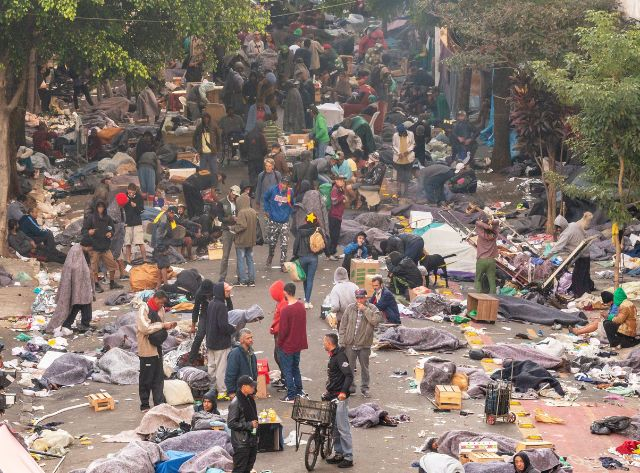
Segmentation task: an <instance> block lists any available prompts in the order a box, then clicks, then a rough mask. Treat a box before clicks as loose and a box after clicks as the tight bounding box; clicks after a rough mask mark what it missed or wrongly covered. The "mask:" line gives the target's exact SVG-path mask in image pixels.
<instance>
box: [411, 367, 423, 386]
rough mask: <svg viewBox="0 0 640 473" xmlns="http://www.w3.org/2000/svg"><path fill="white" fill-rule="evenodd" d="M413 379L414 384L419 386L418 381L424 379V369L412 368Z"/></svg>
mask: <svg viewBox="0 0 640 473" xmlns="http://www.w3.org/2000/svg"><path fill="white" fill-rule="evenodd" d="M413 377H414V378H415V380H416V383H417V384H420V381H422V378H424V368H420V367H419V366H416V367H415V368H413Z"/></svg>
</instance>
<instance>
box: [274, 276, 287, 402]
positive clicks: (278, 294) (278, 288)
mask: <svg viewBox="0 0 640 473" xmlns="http://www.w3.org/2000/svg"><path fill="white" fill-rule="evenodd" d="M269 294H271V298H272V299H273V300H274V301H275V302H276V308H275V310H274V312H273V320H272V322H271V326H270V327H269V333H270V334H271V335H273V359H274V360H275V361H276V364H277V365H278V368H280V379H279V380H277V381H275V382H273V383H271V385H272V386H274V387H276V388H278V390H279V391H280V390H281V389H284V387H285V382H284V369H283V365H282V363H281V362H280V350H279V349H278V333H279V332H280V316H281V314H282V309H284V308H285V307H286V306H287V305H289V303H288V302H287V298H286V297H285V294H284V281H282V280H281V279H278V280H277V281H276V282H274V283H273V284H272V285H271V287H269Z"/></svg>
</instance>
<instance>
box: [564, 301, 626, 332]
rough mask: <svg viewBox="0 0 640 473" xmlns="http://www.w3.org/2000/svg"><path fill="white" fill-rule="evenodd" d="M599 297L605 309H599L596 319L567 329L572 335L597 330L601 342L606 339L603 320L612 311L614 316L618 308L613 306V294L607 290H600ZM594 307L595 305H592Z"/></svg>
mask: <svg viewBox="0 0 640 473" xmlns="http://www.w3.org/2000/svg"><path fill="white" fill-rule="evenodd" d="M600 299H601V300H602V304H604V305H605V306H606V307H607V309H606V310H601V311H600V317H599V318H598V320H594V321H592V322H590V323H588V324H587V325H583V326H581V327H572V328H570V329H569V332H571V333H572V334H574V335H586V334H588V333H593V332H596V331H597V332H598V339H599V340H600V341H602V342H604V341H606V340H607V335H606V333H605V331H604V326H603V322H604V321H605V320H607V317H608V315H609V314H610V313H611V312H612V311H613V312H614V316H615V315H616V313H617V312H618V310H619V307H616V308H615V309H614V308H613V294H612V293H611V292H609V291H602V292H601V293H600ZM594 308H595V307H594Z"/></svg>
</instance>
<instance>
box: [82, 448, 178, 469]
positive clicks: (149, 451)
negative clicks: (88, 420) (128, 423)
mask: <svg viewBox="0 0 640 473" xmlns="http://www.w3.org/2000/svg"><path fill="white" fill-rule="evenodd" d="M168 459H169V457H168V456H167V455H166V454H165V453H164V452H163V451H162V450H161V449H160V447H159V446H158V445H157V444H155V443H152V442H141V441H136V442H131V443H130V444H129V445H127V446H126V447H124V448H123V449H122V450H120V451H119V452H117V453H116V454H115V455H109V456H108V457H107V458H99V459H98V460H94V461H92V462H91V463H90V464H89V466H88V467H87V468H86V469H85V470H82V469H80V470H73V471H72V472H71V473H131V472H132V471H135V472H136V473H155V471H156V469H155V464H156V463H158V462H160V461H165V460H168Z"/></svg>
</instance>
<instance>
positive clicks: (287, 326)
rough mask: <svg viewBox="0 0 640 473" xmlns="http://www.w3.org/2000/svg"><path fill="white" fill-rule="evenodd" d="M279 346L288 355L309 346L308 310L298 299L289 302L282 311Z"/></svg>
mask: <svg viewBox="0 0 640 473" xmlns="http://www.w3.org/2000/svg"><path fill="white" fill-rule="evenodd" d="M278 347H279V348H280V349H281V350H282V351H283V352H285V353H286V354H288V355H292V354H294V353H298V352H300V351H302V350H306V349H307V348H309V345H308V344H307V310H306V309H305V308H304V304H303V303H302V302H300V301H296V302H295V303H294V304H288V305H287V306H286V307H284V308H283V309H282V311H281V312H280V327H279V330H278Z"/></svg>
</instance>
